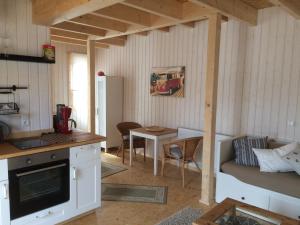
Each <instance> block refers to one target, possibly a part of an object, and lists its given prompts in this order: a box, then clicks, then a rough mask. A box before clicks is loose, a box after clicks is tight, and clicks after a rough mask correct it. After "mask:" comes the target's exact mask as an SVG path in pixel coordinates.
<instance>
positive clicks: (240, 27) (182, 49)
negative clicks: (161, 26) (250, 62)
mask: <svg viewBox="0 0 300 225" xmlns="http://www.w3.org/2000/svg"><path fill="white" fill-rule="evenodd" d="M222 34H224V35H223V37H222V46H221V49H222V50H221V51H222V53H221V59H220V60H221V62H223V64H222V66H221V67H220V79H221V80H222V81H223V82H221V83H220V85H219V88H220V92H219V96H218V98H219V102H218V108H219V109H220V110H219V111H218V126H217V129H218V132H221V133H226V134H237V133H238V132H239V128H240V126H239V125H240V124H239V121H240V120H239V119H237V118H239V117H240V111H241V97H242V83H243V73H242V71H243V70H244V68H243V66H244V58H245V57H244V55H245V52H244V51H245V47H243V45H244V43H245V40H246V25H245V24H240V23H238V22H235V21H229V22H228V23H223V25H222ZM206 49H207V22H205V21H202V22H198V23H197V24H196V26H195V28H194V29H190V28H187V27H184V26H176V27H172V28H171V29H170V32H168V33H165V32H159V31H152V32H150V34H149V35H148V36H137V35H136V36H135V35H132V36H129V38H128V40H127V42H126V45H125V47H121V48H120V47H111V48H110V49H99V50H98V51H97V59H98V60H97V65H96V67H97V69H96V70H103V71H105V73H106V74H108V75H118V76H124V77H125V80H124V86H125V89H124V90H125V93H124V120H126V121H137V122H139V123H141V124H143V125H153V124H158V125H163V126H168V127H188V128H193V129H203V125H204V121H203V119H204V75H205V70H206ZM162 66H185V67H186V77H185V97H184V98H175V97H162V96H155V97H151V96H150V94H149V82H150V73H151V68H152V67H162ZM236 87H237V88H236ZM235 121H237V122H235Z"/></svg>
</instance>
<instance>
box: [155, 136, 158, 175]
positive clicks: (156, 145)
mask: <svg viewBox="0 0 300 225" xmlns="http://www.w3.org/2000/svg"><path fill="white" fill-rule="evenodd" d="M158 151H159V146H158V138H155V139H154V176H156V175H157V164H158Z"/></svg>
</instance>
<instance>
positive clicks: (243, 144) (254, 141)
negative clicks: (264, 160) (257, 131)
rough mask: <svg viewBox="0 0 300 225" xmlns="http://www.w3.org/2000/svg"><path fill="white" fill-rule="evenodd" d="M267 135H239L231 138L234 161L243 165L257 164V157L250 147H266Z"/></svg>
mask: <svg viewBox="0 0 300 225" xmlns="http://www.w3.org/2000/svg"><path fill="white" fill-rule="evenodd" d="M267 139H268V137H250V136H245V137H240V138H237V139H235V140H233V142H232V143H233V148H234V151H235V162H236V163H237V164H238V165H243V166H259V163H258V160H257V157H256V155H255V153H254V152H253V150H252V148H259V149H266V148H267V145H268V142H267Z"/></svg>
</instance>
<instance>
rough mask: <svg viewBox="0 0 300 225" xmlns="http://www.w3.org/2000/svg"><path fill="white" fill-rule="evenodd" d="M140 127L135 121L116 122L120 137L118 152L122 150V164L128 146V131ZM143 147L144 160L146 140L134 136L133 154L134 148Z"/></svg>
mask: <svg viewBox="0 0 300 225" xmlns="http://www.w3.org/2000/svg"><path fill="white" fill-rule="evenodd" d="M140 127H142V126H141V125H140V124H138V123H135V122H122V123H119V124H117V129H118V131H119V133H120V135H121V137H122V145H121V146H120V149H119V152H120V151H122V162H123V164H124V158H125V153H124V151H125V149H129V148H130V140H129V132H130V130H132V129H135V128H140ZM137 148H143V149H144V162H145V161H146V141H145V138H140V137H134V139H133V149H134V154H135V156H136V149H137Z"/></svg>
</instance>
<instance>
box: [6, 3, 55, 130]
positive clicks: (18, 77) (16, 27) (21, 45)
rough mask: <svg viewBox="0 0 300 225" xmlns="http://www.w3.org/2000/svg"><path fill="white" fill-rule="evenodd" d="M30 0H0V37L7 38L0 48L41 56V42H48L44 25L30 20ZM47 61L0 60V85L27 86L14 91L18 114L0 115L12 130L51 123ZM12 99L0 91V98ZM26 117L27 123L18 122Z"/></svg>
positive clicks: (46, 125) (46, 126)
mask: <svg viewBox="0 0 300 225" xmlns="http://www.w3.org/2000/svg"><path fill="white" fill-rule="evenodd" d="M31 15H32V14H31V1H30V0H0V37H1V38H9V40H10V43H9V48H8V49H4V45H3V43H2V44H0V51H1V52H4V51H6V52H7V53H12V54H24V55H33V56H41V55H42V45H43V44H45V43H49V34H48V29H47V28H46V27H42V26H37V25H33V24H32V23H31ZM50 74H51V73H50V65H49V64H39V63H26V62H13V61H0V85H1V86H11V85H13V84H15V85H18V86H28V87H29V89H28V90H18V91H17V92H16V95H15V99H16V102H17V103H18V105H19V106H20V109H21V110H20V112H21V114H20V115H10V116H0V121H4V122H7V123H8V124H9V125H11V126H12V128H13V131H14V132H19V131H32V130H40V129H49V128H51V127H52V121H51V120H52V118H51V117H52V116H51V109H50V106H51V99H50V96H51V94H50V92H51V82H50ZM8 101H13V97H12V96H11V95H3V94H2V95H0V102H8ZM22 118H23V119H25V120H27V119H29V126H24V125H22Z"/></svg>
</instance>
